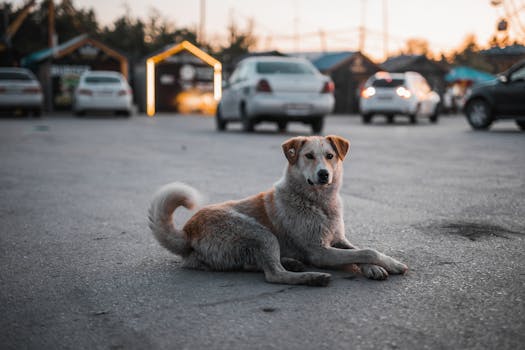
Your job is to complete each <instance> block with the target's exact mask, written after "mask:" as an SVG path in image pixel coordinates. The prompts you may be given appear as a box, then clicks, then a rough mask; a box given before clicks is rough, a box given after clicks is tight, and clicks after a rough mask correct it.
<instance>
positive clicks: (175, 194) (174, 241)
mask: <svg viewBox="0 0 525 350" xmlns="http://www.w3.org/2000/svg"><path fill="white" fill-rule="evenodd" d="M199 199H200V195H199V192H198V191H197V190H196V189H194V188H192V187H190V186H188V185H185V184H183V183H180V182H174V183H170V184H167V185H165V186H163V187H161V188H160V189H159V190H158V191H157V193H155V195H154V197H153V201H152V202H151V206H150V208H149V215H148V217H149V227H150V229H151V232H152V233H153V235H154V236H155V238H156V239H157V241H159V243H160V244H161V245H162V246H163V247H164V248H166V249H168V250H169V251H171V252H172V253H175V254H177V255H181V256H187V255H188V254H189V253H190V252H191V250H192V249H191V246H190V244H189V242H188V241H187V240H186V235H185V233H184V232H183V231H182V230H179V229H177V228H175V226H174V224H173V212H174V211H175V209H177V207H179V206H181V205H182V206H184V207H186V208H187V209H193V208H195V207H196V206H197V205H198V202H199Z"/></svg>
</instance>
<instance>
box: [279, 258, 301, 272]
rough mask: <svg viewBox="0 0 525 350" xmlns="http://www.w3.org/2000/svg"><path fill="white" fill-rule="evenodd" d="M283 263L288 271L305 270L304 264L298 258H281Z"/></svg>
mask: <svg viewBox="0 0 525 350" xmlns="http://www.w3.org/2000/svg"><path fill="white" fill-rule="evenodd" d="M281 264H282V265H283V266H284V268H285V269H286V270H288V271H292V272H303V271H304V270H305V266H304V264H303V263H302V262H300V261H299V260H296V259H292V258H281Z"/></svg>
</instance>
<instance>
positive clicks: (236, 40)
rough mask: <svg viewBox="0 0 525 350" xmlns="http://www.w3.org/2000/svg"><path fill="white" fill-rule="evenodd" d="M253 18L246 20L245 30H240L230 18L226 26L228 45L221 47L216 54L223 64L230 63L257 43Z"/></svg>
mask: <svg viewBox="0 0 525 350" xmlns="http://www.w3.org/2000/svg"><path fill="white" fill-rule="evenodd" d="M253 32H254V21H253V19H251V20H249V21H248V25H247V27H246V29H245V30H240V29H239V27H238V26H237V24H236V23H235V21H234V20H233V19H232V20H231V21H230V25H229V26H228V46H225V47H222V48H221V49H220V50H219V52H217V56H218V57H219V59H220V60H221V61H222V62H223V63H224V64H225V65H227V66H228V65H230V64H231V63H232V62H233V61H235V59H236V58H237V57H239V56H242V55H245V54H247V53H248V52H249V51H250V49H252V48H253V47H255V45H256V44H257V38H256V37H255V34H254V33H253Z"/></svg>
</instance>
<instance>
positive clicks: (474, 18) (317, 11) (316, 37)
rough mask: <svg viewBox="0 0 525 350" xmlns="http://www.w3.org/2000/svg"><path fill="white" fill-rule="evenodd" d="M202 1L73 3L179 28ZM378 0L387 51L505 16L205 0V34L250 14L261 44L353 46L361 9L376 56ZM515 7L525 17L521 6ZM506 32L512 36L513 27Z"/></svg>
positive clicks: (454, 3)
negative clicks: (152, 17)
mask: <svg viewBox="0 0 525 350" xmlns="http://www.w3.org/2000/svg"><path fill="white" fill-rule="evenodd" d="M15 2H19V3H20V2H21V0H19V1H15ZM57 2H58V1H57ZM514 2H515V3H516V4H517V5H518V7H519V6H523V5H524V4H525V1H520V0H515V1H514ZM200 3H201V1H200V0H148V1H143V0H125V1H119V0H117V1H108V0H74V4H75V6H77V7H84V8H89V7H92V8H94V9H95V12H96V15H97V18H98V20H99V22H101V23H103V24H109V23H112V21H113V20H114V19H115V18H116V17H119V16H122V15H123V14H124V13H125V8H126V7H128V8H130V9H131V13H130V14H131V16H133V17H143V18H146V17H148V15H149V14H151V13H152V11H151V10H152V9H153V8H155V9H157V10H158V11H159V12H160V13H161V14H162V16H163V17H164V18H165V19H167V20H170V21H173V22H174V23H175V25H176V26H177V27H184V26H186V27H191V28H195V29H196V28H198V24H199V11H200V10H199V9H200ZM384 3H386V4H387V8H388V27H387V28H388V32H389V39H388V42H387V46H388V50H389V51H393V52H395V51H399V49H400V48H402V47H404V45H405V42H406V39H408V38H411V37H416V38H423V39H426V40H428V42H429V43H430V49H431V50H432V51H434V52H441V51H446V50H450V49H453V48H457V47H458V46H459V45H460V44H461V42H462V41H463V40H464V38H465V37H466V36H467V34H469V33H473V34H475V35H476V37H477V39H478V43H479V44H481V45H486V44H487V42H488V40H489V38H490V37H491V36H492V35H493V34H494V32H495V28H496V23H497V21H498V19H500V18H501V17H502V15H503V8H495V7H493V6H491V4H490V1H489V0H441V1H427V0H325V1H319V0H263V1H261V0H206V20H205V31H206V38H207V39H208V40H209V41H215V42H220V41H221V40H224V39H225V36H226V32H227V29H226V28H227V26H228V23H229V22H230V19H231V18H232V17H233V18H235V21H236V23H237V24H238V26H239V27H240V28H245V27H246V25H247V22H248V19H249V18H253V19H254V21H255V34H256V35H257V37H258V39H259V40H258V47H257V49H259V50H268V49H279V50H281V51H285V52H291V51H320V50H321V49H322V48H323V44H322V42H323V41H322V40H321V38H322V36H321V35H320V34H319V32H320V31H323V32H325V33H326V35H325V40H324V47H325V48H326V49H327V50H356V49H357V48H358V42H359V39H358V37H359V32H358V27H359V26H360V25H361V23H362V19H363V12H364V13H365V16H364V19H365V20H364V24H365V27H366V28H367V29H368V31H367V35H366V38H365V52H366V53H368V54H369V55H371V56H373V57H376V58H382V56H383V53H384V46H383V35H382V33H383V30H384V28H383V4H384ZM363 4H365V9H364V11H363ZM521 13H522V18H523V17H524V16H523V13H525V8H523V9H522V11H521ZM295 34H299V35H298V36H295ZM511 37H513V38H516V35H515V34H513V33H512V27H511Z"/></svg>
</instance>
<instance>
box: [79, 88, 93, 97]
mask: <svg viewBox="0 0 525 350" xmlns="http://www.w3.org/2000/svg"><path fill="white" fill-rule="evenodd" d="M78 94H79V95H85V96H92V95H93V91H91V90H89V89H80V90H78Z"/></svg>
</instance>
